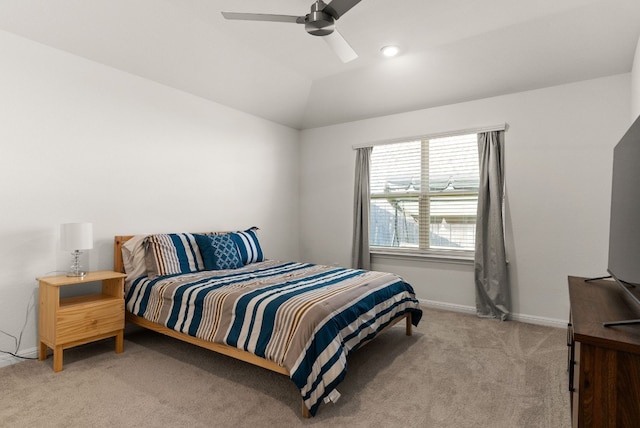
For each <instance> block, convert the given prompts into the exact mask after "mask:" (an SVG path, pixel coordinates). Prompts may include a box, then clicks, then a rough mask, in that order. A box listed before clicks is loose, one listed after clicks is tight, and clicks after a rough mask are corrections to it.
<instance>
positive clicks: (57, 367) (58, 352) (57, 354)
mask: <svg viewBox="0 0 640 428" xmlns="http://www.w3.org/2000/svg"><path fill="white" fill-rule="evenodd" d="M63 352H64V351H63V349H62V346H56V347H55V348H54V349H53V371H54V372H61V371H62V353H63Z"/></svg>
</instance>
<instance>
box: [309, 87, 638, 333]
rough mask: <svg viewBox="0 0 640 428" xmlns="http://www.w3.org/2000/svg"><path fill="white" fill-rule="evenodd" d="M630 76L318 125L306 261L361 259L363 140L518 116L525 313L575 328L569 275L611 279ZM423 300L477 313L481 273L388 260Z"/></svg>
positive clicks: (380, 264)
mask: <svg viewBox="0 0 640 428" xmlns="http://www.w3.org/2000/svg"><path fill="white" fill-rule="evenodd" d="M629 88H630V76H629V75H628V74H625V75H618V76H612V77H607V78H602V79H597V80H591V81H586V82H581V83H575V84H569V85H564V86H558V87H552V88H547V89H542V90H535V91H529V92H522V93H518V94H513V95H507V96H501V97H495V98H489V99H483V100H478V101H472V102H466V103H462V104H456V105H450V106H445V107H439V108H432V109H426V110H419V111H413V112H409V113H405V114H398V115H392V116H385V117H380V118H375V119H369V120H363V121H358V122H351V123H346V124H341V125H336V126H329V127H323V128H316V129H309V130H305V131H303V133H302V148H301V150H302V151H301V159H302V161H301V209H300V215H301V225H300V226H301V242H302V244H301V245H302V246H301V251H302V256H303V258H304V259H306V260H309V261H312V262H318V263H336V262H337V263H340V264H343V265H349V263H350V252H351V236H352V233H351V228H352V206H353V202H352V200H353V181H354V177H353V176H354V163H355V153H354V151H353V150H352V145H354V144H361V143H367V142H374V141H380V140H389V139H397V138H401V137H409V136H416V135H426V134H433V133H439V132H446V131H452V130H459V129H468V128H474V127H482V126H489V125H496V124H500V123H504V122H507V123H508V124H509V130H508V132H507V133H506V160H505V162H506V164H505V170H506V182H507V201H506V204H507V205H506V212H507V224H506V229H507V233H508V238H507V239H508V242H507V251H508V257H509V260H510V275H511V282H512V293H513V296H512V297H513V312H514V314H516V318H518V319H530V320H531V321H534V322H543V323H551V324H554V323H563V322H565V320H567V317H568V307H569V302H568V292H567V275H584V276H600V275H605V274H606V262H607V251H608V249H607V241H608V219H609V199H610V185H611V184H610V183H611V162H612V148H613V146H614V145H615V143H616V142H617V141H618V139H619V138H620V137H621V136H622V135H623V133H624V131H625V130H626V129H627V127H628V126H629V105H630V95H629V93H630V91H629ZM373 268H374V269H377V270H387V271H392V272H396V273H398V274H400V275H402V276H403V277H404V278H405V279H406V280H407V281H408V282H410V283H412V285H413V286H414V287H415V289H416V292H417V294H418V297H419V298H420V299H423V300H426V301H435V302H441V303H444V304H445V305H447V306H449V307H452V308H455V307H456V306H457V307H459V309H463V310H464V309H467V310H469V309H471V308H475V295H474V285H473V269H472V266H470V265H453V264H445V263H434V262H427V261H399V260H397V259H391V258H382V257H376V258H374V260H373Z"/></svg>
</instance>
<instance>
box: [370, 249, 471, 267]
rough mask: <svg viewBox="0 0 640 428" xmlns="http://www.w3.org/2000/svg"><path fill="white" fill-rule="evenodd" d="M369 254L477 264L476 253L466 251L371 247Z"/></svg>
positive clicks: (405, 258)
mask: <svg viewBox="0 0 640 428" xmlns="http://www.w3.org/2000/svg"><path fill="white" fill-rule="evenodd" d="M369 252H370V253H371V255H372V256H373V257H376V256H379V257H388V258H394V259H403V260H409V259H419V260H424V261H429V262H439V263H455V264H464V265H472V264H474V263H475V254H474V253H475V251H471V250H466V251H461V250H455V251H451V250H444V249H443V250H440V249H439V250H418V249H412V248H402V247H395V248H394V247H376V246H371V247H370V249H369Z"/></svg>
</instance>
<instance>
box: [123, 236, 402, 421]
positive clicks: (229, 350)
mask: <svg viewBox="0 0 640 428" xmlns="http://www.w3.org/2000/svg"><path fill="white" fill-rule="evenodd" d="M133 236H134V235H121V236H116V237H115V238H114V246H113V268H114V270H115V271H116V272H122V273H124V272H125V269H124V261H123V259H122V245H123V244H124V243H125V242H127V241H128V240H129V239H131V238H133ZM125 319H126V321H128V322H130V323H132V324H136V325H139V326H141V327H144V328H148V329H149V330H153V331H156V332H158V333H162V334H165V335H167V336H171V337H173V338H175V339H179V340H182V341H184V342H187V343H191V344H192V345H196V346H200V347H202V348H205V349H209V350H211V351H214V352H218V353H220V354H224V355H227V356H229V357H231V358H235V359H238V360H242V361H245V362H247V363H249V364H253V365H256V366H258V367H262V368H265V369H267V370H271V371H273V372H276V373H280V374H283V375H286V376H287V377H291V375H290V373H289V371H288V370H287V369H286V368H284V367H281V366H279V365H278V364H276V363H274V362H273V361H269V360H266V359H264V358H262V357H259V356H257V355H254V354H252V353H250V352H247V351H243V350H241V349H238V348H234V347H231V346H228V345H225V344H221V343H213V342H207V341H206V340H202V339H199V338H197V337H193V336H189V335H187V334H185V333H180V332H178V331H175V330H172V329H170V328H167V327H165V326H164V325H161V324H156V323H154V322H151V321H148V320H146V319H144V318H142V317H139V316H136V315H134V314H132V313H130V312H125ZM402 319H405V321H406V328H405V329H406V335H407V336H411V334H412V324H411V313H407V314H405V315H404V316H402V317H399V318H396V319H395V320H394V321H393V322H392V323H391V324H389V325H388V326H387V327H385V328H384V329H383V330H382V331H380V332H379V333H378V334H381V333H383V332H384V331H386V330H388V329H389V328H391V327H393V326H394V325H395V324H396V323H398V322H400V321H401V320H402ZM376 336H377V335H376ZM371 340H373V339H371ZM366 343H368V342H365V343H363V344H362V346H364V345H365V344H366ZM302 416H303V417H304V418H310V417H311V413H310V412H309V409H308V408H307V406H306V405H305V404H304V401H302Z"/></svg>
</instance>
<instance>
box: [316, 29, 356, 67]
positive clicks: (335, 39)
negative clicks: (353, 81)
mask: <svg viewBox="0 0 640 428" xmlns="http://www.w3.org/2000/svg"><path fill="white" fill-rule="evenodd" d="M322 38H323V39H324V41H325V42H326V43H327V44H328V45H329V47H330V48H331V49H333V51H334V52H335V53H336V55H338V57H339V58H340V59H341V60H342V62H349V61H353V60H354V59H356V58H358V54H357V53H356V51H354V50H353V48H352V47H351V46H350V45H349V43H348V42H347V41H346V40H345V39H344V37H342V35H341V34H340V33H339V32H338V30H333V33H331V34H329V35H326V36H323V37H322Z"/></svg>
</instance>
